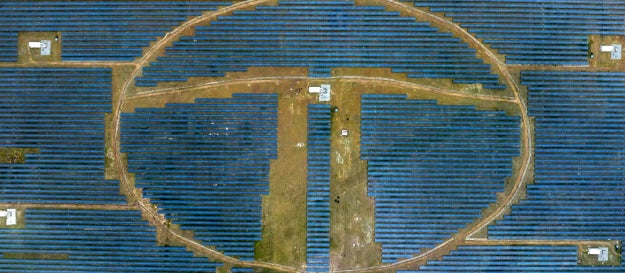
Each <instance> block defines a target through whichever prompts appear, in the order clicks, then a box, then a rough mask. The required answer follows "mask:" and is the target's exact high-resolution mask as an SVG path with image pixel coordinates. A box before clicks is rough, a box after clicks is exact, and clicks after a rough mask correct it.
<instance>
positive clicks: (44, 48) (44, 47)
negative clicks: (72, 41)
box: [28, 40, 52, 56]
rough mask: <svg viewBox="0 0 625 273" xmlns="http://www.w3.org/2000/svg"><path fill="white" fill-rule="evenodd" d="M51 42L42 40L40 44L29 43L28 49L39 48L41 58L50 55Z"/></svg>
mask: <svg viewBox="0 0 625 273" xmlns="http://www.w3.org/2000/svg"><path fill="white" fill-rule="evenodd" d="M51 45H52V44H51V43H50V40H41V41H39V42H28V48H39V53H40V54H41V56H48V55H50V47H51Z"/></svg>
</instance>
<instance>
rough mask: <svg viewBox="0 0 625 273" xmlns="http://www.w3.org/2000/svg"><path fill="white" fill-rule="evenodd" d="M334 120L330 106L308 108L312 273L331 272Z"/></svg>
mask: <svg viewBox="0 0 625 273" xmlns="http://www.w3.org/2000/svg"><path fill="white" fill-rule="evenodd" d="M330 120H331V109H330V106H329V105H326V104H310V105H309V106H308V185H307V191H306V196H307V198H306V200H307V212H308V215H307V216H308V221H307V224H306V227H307V236H306V246H307V248H306V271H308V272H328V271H329V270H330Z"/></svg>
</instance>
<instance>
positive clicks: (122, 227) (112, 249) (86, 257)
mask: <svg viewBox="0 0 625 273" xmlns="http://www.w3.org/2000/svg"><path fill="white" fill-rule="evenodd" d="M24 217H25V227H24V228H17V229H0V244H2V251H3V253H4V254H5V255H7V254H8V253H12V254H28V255H30V254H39V255H42V256H44V255H48V256H49V255H52V254H56V255H67V259H44V258H30V259H29V258H20V259H17V258H16V259H0V271H2V272H44V273H47V272H50V273H53V272H105V271H106V272H109V271H111V270H114V271H115V272H128V273H130V272H163V273H165V272H167V273H169V272H185V273H192V272H198V271H202V272H207V271H210V272H214V270H215V268H216V267H217V266H219V264H216V263H211V262H208V260H207V259H206V258H201V257H194V255H193V253H192V252H188V251H186V249H185V248H184V247H171V246H157V245H156V230H155V228H154V227H152V226H149V225H148V223H147V222H145V221H143V220H141V212H139V211H126V210H120V211H112V210H65V209H27V210H25V212H24Z"/></svg>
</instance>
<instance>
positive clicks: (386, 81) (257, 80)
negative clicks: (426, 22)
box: [126, 76, 516, 103]
mask: <svg viewBox="0 0 625 273" xmlns="http://www.w3.org/2000/svg"><path fill="white" fill-rule="evenodd" d="M287 80H314V81H324V80H325V81H329V80H343V81H345V82H358V83H363V84H366V83H369V84H380V85H389V86H394V87H401V88H405V89H413V90H419V91H424V92H430V93H435V94H441V95H447V96H453V97H459V98H471V99H478V100H489V101H500V102H510V103H516V100H515V98H513V97H506V96H494V95H483V94H466V93H458V92H455V91H449V90H445V89H440V88H437V87H433V86H427V85H422V84H417V83H411V82H405V81H400V80H395V79H389V78H380V77H367V76H335V77H326V78H311V77H306V76H301V77H297V76H278V77H256V78H244V79H234V80H225V81H215V82H207V83H201V84H195V85H190V86H184V87H175V88H163V89H151V90H147V91H143V92H139V93H135V94H133V95H129V96H126V98H127V99H139V98H147V97H153V96H159V95H163V94H172V93H186V92H195V91H199V90H202V89H206V88H208V87H220V86H227V85H233V84H258V83H270V82H276V83H279V82H280V81H287Z"/></svg>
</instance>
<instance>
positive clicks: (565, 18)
mask: <svg viewBox="0 0 625 273" xmlns="http://www.w3.org/2000/svg"><path fill="white" fill-rule="evenodd" d="M409 2H414V4H415V6H418V7H429V9H430V11H432V12H441V13H444V14H445V16H447V17H450V18H452V20H453V21H454V22H455V23H457V24H459V25H460V26H462V27H463V28H466V29H468V30H469V32H470V33H472V34H474V35H475V36H476V37H478V38H481V39H483V41H484V43H486V44H489V45H490V46H491V47H492V48H493V49H496V50H498V52H499V53H501V54H504V55H505V56H506V62H507V63H508V64H524V65H588V42H589V41H588V36H589V35H593V34H597V35H622V34H623V33H624V32H625V23H624V22H623V20H621V18H623V16H625V2H623V1H620V0H600V1H560V0H546V1H534V0H505V1H501V0H488V1H483V0H426V1H409Z"/></svg>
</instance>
